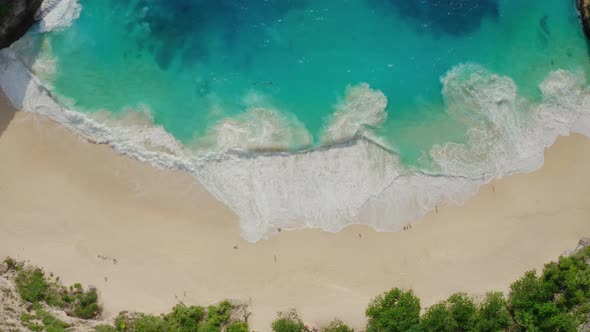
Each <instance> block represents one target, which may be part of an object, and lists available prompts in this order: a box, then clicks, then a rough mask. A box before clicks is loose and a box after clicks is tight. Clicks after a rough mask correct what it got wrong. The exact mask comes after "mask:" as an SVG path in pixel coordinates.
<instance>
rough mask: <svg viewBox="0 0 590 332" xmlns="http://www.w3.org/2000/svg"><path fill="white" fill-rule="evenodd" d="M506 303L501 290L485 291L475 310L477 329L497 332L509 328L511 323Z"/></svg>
mask: <svg viewBox="0 0 590 332" xmlns="http://www.w3.org/2000/svg"><path fill="white" fill-rule="evenodd" d="M506 304H507V303H506V300H505V299H504V295H503V294H502V293H501V292H490V293H487V294H486V297H485V299H484V301H483V303H482V304H481V305H480V307H479V310H478V312H477V323H476V329H477V331H481V332H497V331H505V330H507V329H509V328H510V327H511V326H512V325H513V323H512V317H510V313H509V312H508V308H507V307H506Z"/></svg>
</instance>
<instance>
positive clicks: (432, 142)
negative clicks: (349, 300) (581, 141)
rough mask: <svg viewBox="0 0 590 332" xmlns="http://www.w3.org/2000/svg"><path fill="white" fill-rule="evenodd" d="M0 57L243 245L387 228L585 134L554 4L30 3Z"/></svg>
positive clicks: (530, 165) (579, 61) (14, 92)
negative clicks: (223, 222)
mask: <svg viewBox="0 0 590 332" xmlns="http://www.w3.org/2000/svg"><path fill="white" fill-rule="evenodd" d="M38 15H39V18H40V19H41V22H40V23H39V24H38V25H37V26H36V27H34V28H33V29H32V31H30V32H29V33H28V34H27V35H26V36H25V37H24V38H23V39H22V40H21V41H19V42H18V43H17V44H16V45H14V46H13V47H12V48H11V49H8V50H4V51H2V52H0V85H1V86H2V87H3V88H4V90H5V91H6V93H7V95H8V96H9V98H10V99H11V100H12V101H13V103H15V104H16V106H19V107H21V108H24V109H25V110H29V111H35V112H39V113H42V114H45V115H47V116H48V117H50V118H52V119H54V120H55V121H58V122H61V123H62V124H64V125H65V126H67V127H69V128H71V129H72V130H74V131H76V132H77V133H79V134H80V135H82V136H83V137H85V138H87V139H89V140H91V141H94V142H98V143H105V144H110V145H112V146H113V147H114V148H115V149H116V150H117V151H118V152H120V153H125V154H129V155H131V156H133V157H135V158H137V159H139V160H141V161H145V162H148V163H151V164H153V165H154V166H156V167H162V168H171V169H178V170H182V171H186V172H189V173H191V174H192V175H194V176H195V178H196V179H197V180H198V181H199V182H201V183H202V184H203V185H204V186H205V187H206V188H207V189H208V190H209V191H210V192H211V193H212V194H213V195H215V196H216V197H217V198H218V199H219V200H221V201H222V202H224V203H225V204H227V205H228V206H229V207H230V208H231V209H232V210H233V211H234V212H235V213H236V214H237V215H238V216H239V217H240V225H241V228H242V234H243V236H244V237H245V238H246V239H247V240H248V241H251V242H255V241H258V240H260V239H263V238H267V237H269V236H270V235H272V234H275V233H277V232H278V231H279V230H280V229H284V230H288V229H301V228H321V229H324V230H326V231H330V232H337V231H339V230H341V229H342V228H344V227H346V226H348V225H351V224H359V223H362V224H367V225H370V226H372V227H373V228H375V229H376V230H379V231H395V230H399V229H401V228H403V226H404V225H406V224H409V223H412V222H415V221H417V220H419V219H420V218H421V217H422V216H424V215H425V214H426V213H428V212H429V211H432V210H433V209H436V208H437V207H438V206H444V205H448V204H461V203H462V202H464V201H465V200H466V199H467V198H469V197H470V196H471V195H473V194H474V193H475V192H476V191H477V189H478V188H479V187H480V186H481V185H482V184H484V183H487V182H489V181H491V180H494V179H497V178H501V177H504V176H507V175H510V174H514V173H519V172H530V171H533V170H536V169H538V168H539V167H540V166H541V165H542V164H543V151H544V149H545V148H546V147H547V146H550V145H551V144H552V143H553V142H554V141H555V139H556V138H557V137H558V136H560V135H567V134H569V133H571V132H580V133H584V134H590V90H589V89H588V86H587V83H586V78H587V77H588V74H589V73H590V66H589V64H590V62H589V60H590V57H589V53H588V52H589V48H588V43H587V41H586V39H585V37H584V35H583V32H582V29H581V26H580V22H579V19H578V15H577V12H576V9H575V5H574V2H573V1H563V0H540V1H534V2H531V1H524V0H413V1H408V0H264V1H263V0H217V1H209V0H130V1H119V0H100V1H98V0H78V1H76V0H47V1H46V2H45V4H44V7H43V8H42V9H41V10H40V12H39V13H38Z"/></svg>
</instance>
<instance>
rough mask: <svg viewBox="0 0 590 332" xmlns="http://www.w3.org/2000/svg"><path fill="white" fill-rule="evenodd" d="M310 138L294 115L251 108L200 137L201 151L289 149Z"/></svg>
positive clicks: (304, 142)
mask: <svg viewBox="0 0 590 332" xmlns="http://www.w3.org/2000/svg"><path fill="white" fill-rule="evenodd" d="M312 141H313V138H312V137H311V134H310V133H309V132H308V131H307V129H305V126H304V125H303V123H301V122H300V121H299V120H297V118H296V117H295V116H294V115H291V116H290V117H288V116H286V115H283V114H281V113H279V112H277V111H275V110H270V109H262V108H254V109H250V110H248V111H247V112H244V113H241V114H239V115H237V116H235V117H232V118H224V119H223V120H221V121H220V122H219V123H217V124H216V125H214V126H213V127H212V128H211V129H210V130H209V131H208V133H207V135H206V136H205V137H204V138H202V139H199V141H198V142H197V146H198V147H199V148H200V150H201V151H203V150H204V151H208V152H223V151H227V150H230V149H235V148H240V149H245V150H250V151H260V150H266V151H268V150H283V151H284V150H289V149H293V148H303V147H308V146H310V145H311V143H312Z"/></svg>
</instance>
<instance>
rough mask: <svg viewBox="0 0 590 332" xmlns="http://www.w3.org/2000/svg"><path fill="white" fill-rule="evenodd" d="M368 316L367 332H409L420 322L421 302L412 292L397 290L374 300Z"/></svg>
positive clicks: (367, 312) (368, 309)
mask: <svg viewBox="0 0 590 332" xmlns="http://www.w3.org/2000/svg"><path fill="white" fill-rule="evenodd" d="M366 315H367V317H368V318H369V322H368V324H367V332H380V331H388V332H397V331H409V330H412V329H414V328H416V327H417V326H418V324H419V322H420V300H419V299H418V298H417V297H416V296H415V295H414V293H413V292H412V291H411V290H409V291H407V292H404V291H402V290H400V289H399V288H395V289H393V290H391V291H389V292H387V293H385V294H383V295H380V296H378V297H376V298H375V299H373V301H371V303H370V304H369V306H368V308H367V311H366Z"/></svg>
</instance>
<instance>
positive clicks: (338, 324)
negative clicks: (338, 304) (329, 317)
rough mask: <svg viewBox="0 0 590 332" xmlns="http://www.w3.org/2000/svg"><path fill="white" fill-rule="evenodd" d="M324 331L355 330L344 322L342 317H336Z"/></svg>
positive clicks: (341, 331) (346, 331) (345, 331)
mask: <svg viewBox="0 0 590 332" xmlns="http://www.w3.org/2000/svg"><path fill="white" fill-rule="evenodd" d="M323 332H354V330H353V329H351V328H350V327H348V325H346V324H344V322H342V321H341V320H340V319H335V320H333V321H332V322H331V323H330V325H329V326H328V327H327V328H325V329H324V330H323Z"/></svg>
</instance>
